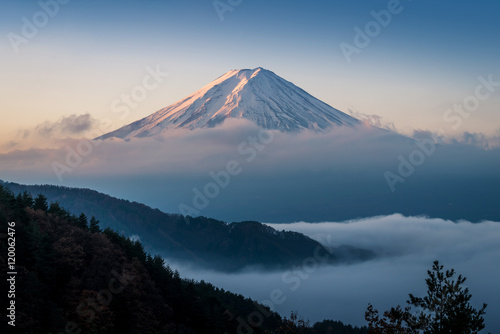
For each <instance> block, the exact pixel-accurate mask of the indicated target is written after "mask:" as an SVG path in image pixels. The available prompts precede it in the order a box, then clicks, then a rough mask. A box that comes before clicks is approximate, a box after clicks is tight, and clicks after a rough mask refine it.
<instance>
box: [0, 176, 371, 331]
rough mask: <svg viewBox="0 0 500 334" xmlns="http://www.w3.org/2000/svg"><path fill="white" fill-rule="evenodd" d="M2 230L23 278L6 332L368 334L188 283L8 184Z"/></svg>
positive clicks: (91, 224)
mask: <svg viewBox="0 0 500 334" xmlns="http://www.w3.org/2000/svg"><path fill="white" fill-rule="evenodd" d="M0 226H1V229H2V235H1V238H0V252H1V253H2V254H7V251H8V247H9V246H10V247H11V248H14V250H13V252H15V259H16V260H15V261H16V262H15V264H14V266H15V268H11V269H12V270H15V271H16V272H17V275H16V277H15V286H14V288H12V284H11V283H10V282H8V281H7V280H5V279H3V280H0V289H1V291H9V289H11V290H12V289H14V291H15V298H14V299H11V300H15V312H14V317H15V320H14V321H15V322H14V323H15V328H14V327H12V326H8V325H7V321H5V319H4V321H2V325H1V326H2V330H1V332H2V333H10V332H13V333H14V332H15V333H28V334H29V333H44V334H46V333H102V334H114V333H120V334H127V333H141V334H148V333H151V334H152V333H177V334H181V333H183V334H194V333H200V334H204V333H207V334H208V333H210V334H213V333H330V332H331V331H332V330H333V329H334V328H335V333H346V334H362V333H366V329H359V328H352V327H351V326H345V325H343V324H342V323H340V322H333V321H326V322H322V323H318V324H316V325H315V326H314V327H312V328H309V327H308V328H299V327H300V324H299V323H298V322H295V321H291V320H288V319H281V317H280V316H279V315H278V314H276V313H274V312H272V311H270V310H269V309H268V308H266V307H264V306H262V305H260V304H258V303H256V302H254V301H252V300H250V299H248V298H244V297H243V296H241V295H236V294H234V293H231V292H228V291H224V290H223V289H219V288H216V287H214V286H213V285H211V284H209V283H205V282H203V281H201V282H195V281H193V280H188V279H181V278H180V275H179V273H178V272H174V271H172V270H171V269H170V268H169V267H168V266H166V265H165V264H164V261H163V259H162V258H161V257H160V256H151V255H149V254H147V253H146V252H145V251H144V248H143V246H142V244H141V243H140V242H139V241H132V240H130V239H129V238H126V237H124V236H122V235H121V234H119V233H117V232H115V231H112V230H111V229H106V230H104V231H102V230H101V228H100V227H99V222H98V221H97V220H96V219H95V218H94V217H91V218H90V219H88V217H87V216H86V215H85V214H80V215H78V216H75V215H72V214H70V213H69V212H68V211H66V210H65V209H64V208H62V207H60V206H59V205H56V204H52V205H50V206H49V205H48V204H47V202H46V199H45V197H44V196H37V197H36V198H35V199H33V198H32V197H31V196H30V195H29V194H27V193H24V194H22V195H18V196H14V195H13V193H12V192H11V191H10V190H8V189H6V188H4V187H3V186H0ZM8 226H9V227H11V229H10V230H9V229H8ZM14 238H15V239H14ZM11 251H12V250H11ZM6 261H7V260H6V257H4V256H3V255H2V256H0V262H1V265H2V268H6V265H7V263H6ZM9 298H11V297H9ZM8 302H9V301H7V300H6V299H3V301H2V308H3V309H4V310H5V309H7V303H8ZM11 314H12V313H11ZM5 327H8V329H5Z"/></svg>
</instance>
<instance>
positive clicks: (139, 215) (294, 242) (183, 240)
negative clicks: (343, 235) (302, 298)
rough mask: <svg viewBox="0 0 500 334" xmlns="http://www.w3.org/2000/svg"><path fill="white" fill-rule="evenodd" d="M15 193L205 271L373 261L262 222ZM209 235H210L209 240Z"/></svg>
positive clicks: (68, 193)
mask: <svg viewBox="0 0 500 334" xmlns="http://www.w3.org/2000/svg"><path fill="white" fill-rule="evenodd" d="M0 184H3V185H4V186H5V187H8V188H9V189H11V190H12V191H13V192H14V194H16V195H17V194H21V193H23V192H27V193H29V194H31V195H32V196H37V195H38V194H43V195H44V196H45V197H46V198H47V200H48V202H49V203H50V202H52V203H56V202H57V203H59V204H60V205H61V206H63V207H64V208H66V209H67V210H68V211H69V212H70V213H72V214H79V213H80V212H85V213H86V214H87V215H89V216H95V217H96V218H97V219H98V220H99V221H100V224H101V226H102V227H103V228H107V227H109V228H111V229H113V230H116V231H119V232H120V233H123V234H124V235H126V236H132V235H134V236H138V237H139V238H140V240H142V242H143V244H144V245H145V247H146V249H147V250H148V251H152V252H155V253H158V254H160V255H162V256H164V257H166V258H169V259H179V260H183V261H190V262H193V263H195V264H197V265H199V266H202V267H205V268H210V269H216V270H222V271H237V270H240V269H242V268H243V267H245V266H258V267H261V268H264V269H280V268H289V267H290V266H293V265H297V264H300V263H301V262H302V261H303V260H304V259H305V258H308V257H310V256H313V254H315V252H318V249H319V252H323V253H324V252H326V251H329V253H330V256H329V257H328V260H327V262H328V263H330V264H335V263H338V262H346V261H362V260H366V259H370V258H372V257H373V254H372V253H371V252H369V251H365V250H361V249H355V248H351V247H347V246H341V247H339V248H337V249H328V250H326V249H325V248H324V247H323V246H322V245H320V244H319V243H318V242H316V241H314V240H312V239H310V238H309V237H307V236H305V235H303V234H300V233H296V232H286V231H276V230H274V229H272V228H271V227H268V226H267V225H264V224H261V223H257V222H242V223H232V224H227V223H225V222H222V221H218V220H215V219H209V218H205V217H197V218H193V217H188V219H185V217H183V216H182V215H178V214H166V213H163V212H161V211H159V210H157V209H152V208H150V207H148V206H146V205H144V204H140V203H137V202H130V201H126V200H120V199H117V198H114V197H111V196H108V195H105V194H102V193H99V192H97V191H94V190H90V189H79V188H68V187H60V186H50V185H41V186H39V185H36V186H26V185H20V184H16V183H5V182H2V181H0ZM207 236H210V237H209V238H208V237H207Z"/></svg>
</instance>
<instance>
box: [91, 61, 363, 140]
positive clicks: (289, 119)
mask: <svg viewBox="0 0 500 334" xmlns="http://www.w3.org/2000/svg"><path fill="white" fill-rule="evenodd" d="M227 118H244V119H247V120H250V121H252V122H254V123H255V124H257V125H258V126H260V127H262V128H265V129H272V130H279V131H282V132H297V131H301V130H304V129H310V130H315V131H322V130H325V129H328V128H331V127H332V126H349V127H354V126H356V125H358V124H361V122H360V121H359V120H357V119H356V118H353V117H351V116H349V115H347V114H345V113H343V112H341V111H339V110H337V109H335V108H333V107H331V106H329V105H328V104H326V103H324V102H322V101H320V100H318V99H317V98H315V97H313V96H312V95H310V94H309V93H307V92H305V91H304V90H303V89H301V88H299V87H297V86H295V85H294V84H292V83H291V82H289V81H286V80H285V79H283V78H281V77H279V76H278V75H276V74H274V73H273V72H271V71H268V70H265V69H263V68H261V67H258V68H256V69H253V70H250V69H243V70H232V71H229V72H227V73H226V74H224V75H222V76H221V77H219V78H218V79H216V80H214V81H213V82H211V83H210V84H208V85H206V86H205V87H203V88H201V89H200V90H198V91H197V92H195V93H194V94H192V95H189V96H187V97H186V98H184V99H182V100H180V101H178V102H176V103H174V104H172V105H170V106H168V107H166V108H163V109H161V110H159V111H157V112H155V113H154V114H151V115H150V116H148V117H145V118H143V119H141V120H138V121H136V122H133V123H131V124H129V125H126V126H124V127H122V128H120V129H118V130H115V131H112V132H109V133H107V134H105V135H103V136H100V137H98V138H96V139H107V138H112V137H117V138H122V139H131V138H134V137H151V136H155V135H158V134H161V133H162V132H164V131H168V130H170V129H176V128H185V129H190V130H194V129H198V128H207V127H208V128H210V127H215V126H217V125H220V124H222V123H223V122H224V120H226V119H227Z"/></svg>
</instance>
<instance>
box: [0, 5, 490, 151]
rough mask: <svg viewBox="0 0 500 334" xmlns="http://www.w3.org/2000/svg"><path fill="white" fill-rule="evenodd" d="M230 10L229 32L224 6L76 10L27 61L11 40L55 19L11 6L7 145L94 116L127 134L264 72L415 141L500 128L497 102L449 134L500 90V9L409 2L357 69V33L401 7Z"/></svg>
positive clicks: (44, 32)
mask: <svg viewBox="0 0 500 334" xmlns="http://www.w3.org/2000/svg"><path fill="white" fill-rule="evenodd" d="M61 1H62V0H61ZM42 2H43V3H50V2H51V1H50V0H42ZM221 2H222V3H226V4H228V5H229V4H230V3H232V4H233V6H232V5H229V6H230V7H231V9H232V10H231V11H226V12H224V13H223V18H224V20H221V19H220V16H219V14H218V13H217V11H216V9H215V7H214V2H212V1H201V0H200V1H196V0H168V1H167V0H164V1H162V0H143V1H139V0H127V1H94V0H90V1H78V0H72V1H69V2H68V3H67V4H64V5H60V8H59V11H58V13H57V14H56V15H54V17H51V18H50V19H49V20H48V22H47V24H45V25H43V26H42V27H41V28H40V29H39V31H38V33H37V34H36V35H35V36H34V37H33V38H29V39H28V43H26V44H21V45H20V46H19V52H17V53H16V52H14V50H13V47H12V45H11V43H10V42H9V33H15V34H17V35H19V36H22V27H23V25H24V23H23V17H26V18H27V19H28V20H29V21H33V16H34V15H36V14H37V13H38V12H40V11H41V10H42V9H41V7H40V5H39V4H38V2H37V1H23V2H20V1H16V2H13V1H12V2H9V3H5V2H4V3H2V5H1V6H2V11H1V14H0V18H1V19H0V33H1V35H3V37H4V38H2V39H1V40H0V45H1V48H0V61H1V63H2V64H3V66H4V68H3V70H2V72H3V73H2V74H3V78H4V80H2V83H1V85H2V92H3V94H4V97H3V98H2V102H0V109H1V110H2V113H4V115H5V116H6V117H5V119H6V121H5V122H4V123H3V125H2V126H1V128H0V130H2V131H1V132H2V137H0V140H1V141H3V142H5V141H7V140H9V139H11V138H12V137H14V136H16V135H17V134H18V133H19V131H20V129H22V128H23V127H34V126H36V125H37V124H40V123H42V122H44V121H47V120H52V121H55V120H57V119H60V118H61V117H63V116H66V115H68V114H84V113H90V114H91V115H92V116H93V117H95V118H96V119H102V118H109V119H111V120H112V122H113V124H114V125H116V127H119V126H121V125H123V124H126V123H130V122H132V121H134V120H136V119H139V118H141V117H144V116H146V115H149V114H151V113H153V112H154V111H156V110H158V109H160V108H162V107H165V106H167V105H168V104H170V103H173V102H175V101H177V100H179V99H181V98H182V97H184V96H186V95H188V94H190V93H192V92H194V91H195V90H197V89H199V88H201V87H202V86H203V85H205V84H207V83H209V82H210V81H212V80H213V79H215V78H217V77H218V76H220V75H222V74H223V73H225V72H227V71H228V70H230V69H235V68H255V67H258V66H262V67H265V68H267V69H270V70H272V71H274V72H275V73H277V74H278V75H280V76H282V77H284V78H285V79H287V80H289V81H292V82H293V83H295V84H296V85H298V86H300V87H302V88H304V89H305V90H307V91H308V92H310V93H311V94H312V95H314V96H316V97H318V98H320V99H322V100H324V101H325V102H327V103H329V104H331V105H332V106H334V107H336V108H338V109H340V110H343V111H345V112H348V110H349V109H351V110H355V111H357V112H359V113H362V114H377V115H380V116H381V117H383V119H384V120H385V121H386V122H393V123H394V124H395V125H396V127H397V128H398V129H400V130H401V131H403V132H406V133H409V132H411V131H412V130H414V129H425V130H431V131H433V130H436V129H438V128H442V129H443V130H444V131H445V132H448V133H456V132H464V131H468V132H483V133H485V134H487V135H494V134H495V133H496V131H497V130H498V128H499V127H500V113H498V106H499V104H500V99H499V94H498V92H495V94H492V96H491V98H489V99H488V100H487V101H484V102H482V103H481V106H480V107H479V108H478V109H477V110H475V114H474V115H473V117H470V118H468V119H467V122H464V124H463V125H462V126H461V127H460V129H457V130H455V129H451V128H450V127H449V125H448V124H446V123H443V114H444V113H445V111H446V110H447V109H448V108H450V107H451V106H452V105H453V104H454V103H460V102H462V101H463V99H464V98H465V97H467V96H469V95H470V94H472V93H473V92H474V89H475V88H476V86H477V85H478V77H479V76H483V77H487V76H488V75H492V76H493V78H494V80H497V81H500V57H499V55H500V44H499V43H497V42H496V41H497V39H498V33H499V32H500V22H499V21H498V12H499V9H500V4H499V3H498V2H495V1H480V2H477V1H476V2H473V1H460V2H452V1H439V2H435V1H423V0H421V1H418V0H413V1H409V0H401V1H400V3H399V5H398V6H397V8H399V10H400V12H399V13H397V14H393V15H391V21H390V23H389V24H388V25H387V26H386V27H381V28H380V31H379V32H378V33H377V34H376V35H375V36H374V37H372V38H371V40H370V43H369V45H368V46H367V47H365V48H362V49H361V52H360V53H359V54H353V55H352V59H351V60H352V61H351V62H350V63H348V62H347V61H346V58H345V57H344V55H343V53H342V51H341V48H340V46H339V45H340V44H341V43H349V44H354V38H355V35H356V33H355V30H354V29H355V27H359V28H360V29H361V30H364V29H365V27H366V24H368V23H369V22H371V21H373V20H374V18H373V16H372V14H371V11H375V12H380V11H382V10H387V8H388V6H390V4H391V3H393V2H392V1H369V2H368V1H365V2H352V1H347V0H345V1H313V2H306V1H287V2H283V1H260V0H257V1H249V0H246V1H239V0H238V1H237V0H232V1H231V2H228V1H227V0H223V1H221ZM221 2H219V3H221ZM157 65H158V66H160V67H161V68H162V69H163V70H164V71H166V72H168V73H169V74H170V76H169V77H168V78H167V79H166V80H165V82H163V83H162V85H161V87H160V88H158V89H157V90H155V91H153V92H151V93H150V94H149V95H148V97H147V99H145V100H144V101H142V102H141V103H140V105H139V106H138V107H137V108H136V109H135V110H134V113H133V114H132V115H130V117H129V118H127V119H119V118H118V117H117V115H116V114H113V113H112V112H111V111H110V103H111V102H112V101H113V100H114V99H115V98H116V97H117V96H119V95H120V94H122V93H123V92H128V91H130V89H131V88H132V87H134V86H135V85H137V84H139V83H140V82H141V80H142V78H143V76H144V73H145V68H146V67H147V66H150V67H155V66H157ZM495 78H498V79H495Z"/></svg>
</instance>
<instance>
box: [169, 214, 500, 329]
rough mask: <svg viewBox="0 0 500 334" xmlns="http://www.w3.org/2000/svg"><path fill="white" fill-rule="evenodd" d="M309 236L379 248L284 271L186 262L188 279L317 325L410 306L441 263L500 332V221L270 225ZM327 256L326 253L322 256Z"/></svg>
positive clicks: (392, 219)
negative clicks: (207, 267) (357, 257)
mask: <svg viewBox="0 0 500 334" xmlns="http://www.w3.org/2000/svg"><path fill="white" fill-rule="evenodd" d="M269 225H270V226H272V227H274V228H276V229H279V230H282V229H285V230H293V231H298V232H301V233H304V234H306V235H308V236H310V237H312V238H314V239H316V240H318V241H320V242H322V243H324V244H325V245H328V246H335V245H338V244H348V245H352V246H356V247H362V248H366V249H371V250H373V251H375V252H376V253H377V254H378V258H377V259H375V260H372V261H369V262H365V263H357V264H352V265H338V266H322V265H318V263H319V262H321V259H315V257H314V254H311V257H310V258H307V259H304V262H303V265H302V266H299V267H295V268H290V269H289V270H286V271H282V272H260V271H254V270H248V271H245V272H243V273H238V274H226V273H219V272H207V271H200V270H195V269H193V268H189V267H185V266H182V265H178V264H173V265H172V267H174V268H178V269H179V271H180V272H181V275H182V276H184V277H189V278H195V279H198V280H202V279H203V280H205V281H207V282H211V283H213V284H214V285H216V286H219V287H222V288H224V289H227V290H230V291H233V292H236V293H241V294H243V295H244V296H248V297H251V298H253V299H256V300H258V301H260V302H264V303H266V304H268V305H269V306H272V307H273V308H274V309H275V310H276V311H277V312H279V313H280V314H281V315H283V316H284V315H289V314H290V312H291V311H292V310H297V311H298V312H299V314H300V315H301V316H303V317H304V318H306V319H309V320H310V321H311V322H315V321H321V320H323V319H325V318H326V319H334V320H341V321H343V322H345V323H351V324H354V325H365V324H366V323H365V321H364V312H365V310H366V306H367V304H368V303H372V304H373V305H374V306H375V307H376V308H378V309H379V310H386V309H388V308H390V307H391V306H395V305H397V304H401V305H402V304H404V303H405V302H406V300H407V298H408V294H409V293H413V294H414V295H416V296H423V295H424V294H425V292H426V290H427V287H426V285H425V278H426V277H427V273H426V272H427V270H428V269H430V268H431V266H432V262H433V261H434V260H439V261H440V262H441V263H442V264H443V265H444V266H445V268H448V269H449V268H454V269H455V270H456V271H457V273H459V274H463V275H464V276H466V277H467V281H466V285H467V286H468V287H469V288H470V292H471V294H472V303H473V305H474V306H475V307H477V308H478V307H480V306H481V305H482V303H483V302H484V303H487V304H488V308H487V309H486V311H487V314H486V325H487V328H486V330H485V332H488V331H489V332H492V333H498V332H500V319H499V318H498V317H497V315H498V314H500V302H499V300H500V287H499V285H498V282H499V281H500V266H499V265H498V263H499V262H498V261H499V259H500V242H499V241H500V223H498V222H489V221H487V222H482V223H470V222H466V221H460V222H452V221H446V220H442V219H431V218H425V217H404V216H401V215H398V214H395V215H390V216H383V217H382V216H381V217H373V218H367V219H362V220H355V221H348V222H342V223H333V222H327V223H316V224H310V223H303V222H300V223H293V224H269ZM320 255H321V256H324V254H320Z"/></svg>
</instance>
